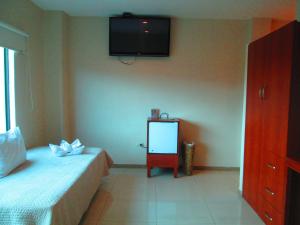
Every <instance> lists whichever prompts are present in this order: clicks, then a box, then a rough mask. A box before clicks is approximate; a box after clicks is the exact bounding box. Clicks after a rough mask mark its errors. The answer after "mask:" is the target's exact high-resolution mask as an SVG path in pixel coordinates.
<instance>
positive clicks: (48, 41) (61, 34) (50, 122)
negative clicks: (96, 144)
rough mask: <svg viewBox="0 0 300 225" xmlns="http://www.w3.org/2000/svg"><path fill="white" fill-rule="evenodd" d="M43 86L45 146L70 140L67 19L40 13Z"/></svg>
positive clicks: (54, 13) (55, 13)
mask: <svg viewBox="0 0 300 225" xmlns="http://www.w3.org/2000/svg"><path fill="white" fill-rule="evenodd" d="M43 28H44V30H43V34H44V83H45V117H46V121H45V122H46V127H47V129H46V133H45V134H46V140H47V142H52V143H59V142H60V140H61V138H67V139H70V136H71V134H70V124H69V118H70V115H69V108H70V107H69V102H70V99H69V86H68V82H69V63H68V16H67V15H66V14H64V13H63V12H59V11H46V12H44V26H43Z"/></svg>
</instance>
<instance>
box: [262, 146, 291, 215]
mask: <svg viewBox="0 0 300 225" xmlns="http://www.w3.org/2000/svg"><path fill="white" fill-rule="evenodd" d="M263 157H264V159H263V162H262V166H261V175H262V176H261V184H260V194H261V196H262V197H263V198H264V199H265V200H266V201H268V202H269V203H270V204H271V205H272V206H273V207H274V208H275V209H276V210H277V211H278V212H280V213H284V209H285V184H286V176H287V175H286V168H285V158H280V157H278V156H277V155H275V154H274V153H272V152H264V154H263Z"/></svg>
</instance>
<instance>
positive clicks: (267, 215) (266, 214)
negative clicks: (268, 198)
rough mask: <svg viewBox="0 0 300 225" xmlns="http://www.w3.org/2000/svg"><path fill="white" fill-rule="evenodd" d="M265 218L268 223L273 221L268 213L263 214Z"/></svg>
mask: <svg viewBox="0 0 300 225" xmlns="http://www.w3.org/2000/svg"><path fill="white" fill-rule="evenodd" d="M265 217H266V218H267V219H268V220H269V221H271V222H272V221H273V218H272V217H271V216H270V215H269V214H268V213H266V212H265Z"/></svg>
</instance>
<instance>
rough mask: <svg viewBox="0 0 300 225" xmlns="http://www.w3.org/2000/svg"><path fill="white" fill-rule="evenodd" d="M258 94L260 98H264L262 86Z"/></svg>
mask: <svg viewBox="0 0 300 225" xmlns="http://www.w3.org/2000/svg"><path fill="white" fill-rule="evenodd" d="M258 96H259V98H260V99H262V88H260V89H259V90H258Z"/></svg>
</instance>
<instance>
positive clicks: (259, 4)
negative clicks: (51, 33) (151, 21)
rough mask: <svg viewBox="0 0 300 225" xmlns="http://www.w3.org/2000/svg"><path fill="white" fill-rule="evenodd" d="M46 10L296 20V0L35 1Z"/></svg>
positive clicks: (73, 14)
mask: <svg viewBox="0 0 300 225" xmlns="http://www.w3.org/2000/svg"><path fill="white" fill-rule="evenodd" d="M32 1H33V2H34V3H35V4H36V5H38V6H39V7H41V8H42V9H45V10H61V11H65V12H66V13H67V14H69V15H71V16H105V17H107V16H112V15H118V14H122V13H123V12H131V13H133V14H140V15H165V16H172V17H180V18H200V19H250V18H254V17H265V18H278V19H289V20H290V19H294V18H295V11H296V0H32Z"/></svg>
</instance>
